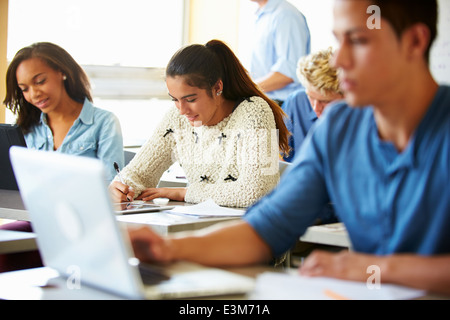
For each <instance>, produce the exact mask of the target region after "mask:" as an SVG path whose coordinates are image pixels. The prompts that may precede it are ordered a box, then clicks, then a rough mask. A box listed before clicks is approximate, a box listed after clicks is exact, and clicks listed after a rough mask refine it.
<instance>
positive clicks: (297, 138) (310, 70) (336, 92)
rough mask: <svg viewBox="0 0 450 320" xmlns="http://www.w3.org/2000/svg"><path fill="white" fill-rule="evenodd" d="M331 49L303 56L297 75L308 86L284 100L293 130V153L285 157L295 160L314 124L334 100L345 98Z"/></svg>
mask: <svg viewBox="0 0 450 320" xmlns="http://www.w3.org/2000/svg"><path fill="white" fill-rule="evenodd" d="M332 56H333V51H332V49H331V48H328V49H325V50H320V51H318V52H315V53H312V54H310V55H308V56H305V57H303V58H301V59H300V61H299V63H298V69H297V74H298V78H299V79H300V81H301V83H302V84H303V86H304V88H302V89H300V90H298V91H296V92H294V93H292V94H291V95H290V96H289V97H288V98H287V99H286V101H285V102H284V104H283V110H284V112H285V113H286V115H287V119H286V127H287V128H288V130H289V131H290V132H291V133H292V135H291V136H290V138H289V146H290V147H291V152H290V153H289V155H288V156H284V157H283V159H284V160H285V161H287V162H292V161H293V159H294V156H295V151H296V150H299V149H300V146H301V144H302V143H303V140H304V139H305V137H306V134H307V133H308V131H309V129H310V128H311V126H312V125H313V124H314V123H315V122H316V121H317V119H318V118H319V117H320V116H321V115H322V112H323V111H324V109H325V107H326V106H328V105H329V104H330V103H331V102H333V101H336V100H338V99H342V98H343V97H344V95H343V93H342V91H341V89H340V87H339V80H338V74H337V70H336V68H334V67H333V66H332V65H331V64H330V63H331V59H332Z"/></svg>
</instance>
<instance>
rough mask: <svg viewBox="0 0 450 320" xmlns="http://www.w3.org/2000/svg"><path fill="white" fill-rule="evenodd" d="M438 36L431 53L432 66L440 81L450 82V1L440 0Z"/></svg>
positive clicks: (436, 77) (435, 75)
mask: <svg viewBox="0 0 450 320" xmlns="http://www.w3.org/2000/svg"><path fill="white" fill-rule="evenodd" d="M438 3H439V22H438V23H439V24H438V37H437V39H436V42H435V43H434V45H433V47H432V49H431V54H430V68H431V72H432V73H433V76H434V77H435V79H436V80H437V81H438V82H439V83H445V84H450V35H449V33H448V30H450V1H449V0H439V1H438Z"/></svg>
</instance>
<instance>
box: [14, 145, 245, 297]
mask: <svg viewBox="0 0 450 320" xmlns="http://www.w3.org/2000/svg"><path fill="white" fill-rule="evenodd" d="M10 155H11V161H12V165H13V168H14V172H15V174H16V177H17V181H18V184H19V189H20V193H21V196H22V198H23V201H24V204H25V207H26V208H27V210H28V211H29V214H30V218H31V222H32V224H33V229H34V232H35V233H36V234H37V243H38V247H39V250H40V252H41V255H42V258H43V260H44V264H45V265H46V266H48V267H51V268H53V269H55V270H57V271H58V272H59V274H61V275H62V276H63V277H66V278H67V279H69V277H73V270H78V271H79V272H77V274H79V280H80V282H81V283H82V284H86V285H89V286H93V287H96V288H100V289H102V290H105V291H108V292H112V293H115V294H118V295H121V296H124V297H128V298H133V299H136V298H148V299H163V298H193V297H203V296H213V295H227V294H239V293H246V292H249V291H250V290H252V288H253V286H254V279H252V278H249V277H246V276H242V275H238V274H235V273H233V272H229V271H226V270H221V269H216V268H206V267H202V266H200V265H197V264H190V263H176V264H173V265H170V266H168V267H164V268H162V269H161V267H159V268H156V267H155V266H148V268H145V270H146V273H147V274H151V275H152V277H151V278H152V284H150V285H147V284H144V282H143V276H142V275H141V273H140V269H142V268H140V264H139V263H137V262H138V261H137V259H136V258H134V256H133V254H132V248H131V245H130V243H129V239H128V237H127V233H126V231H125V230H124V229H123V227H124V226H123V225H121V224H119V223H118V221H117V220H116V219H117V218H116V215H115V213H114V210H113V207H112V203H111V199H110V195H109V193H108V190H107V185H106V183H105V170H104V167H103V164H102V163H101V161H100V160H97V159H92V158H84V157H77V156H72V155H66V154H59V153H54V152H47V151H36V150H31V149H26V148H21V147H12V148H11V150H10ZM153 267H154V268H153Z"/></svg>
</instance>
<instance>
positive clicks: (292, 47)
mask: <svg viewBox="0 0 450 320" xmlns="http://www.w3.org/2000/svg"><path fill="white" fill-rule="evenodd" d="M251 1H254V2H256V3H257V4H258V6H259V9H258V10H257V11H256V21H255V26H254V34H253V35H252V37H253V39H254V40H253V41H254V43H253V46H252V48H253V52H252V56H251V62H250V68H249V69H250V74H251V76H252V78H253V79H254V81H255V82H256V83H257V84H258V85H259V86H260V88H261V89H262V90H263V91H264V92H265V93H266V94H267V95H268V96H269V98H271V99H273V100H275V101H277V103H278V104H280V105H281V104H282V103H283V101H284V100H285V99H286V98H287V97H288V95H289V94H291V93H292V92H294V91H295V90H298V89H299V88H301V84H300V83H299V81H298V79H297V76H296V67H297V62H298V60H299V59H300V58H301V57H302V56H305V55H307V54H309V53H310V51H311V36H310V33H309V27H308V24H307V22H306V19H305V17H304V16H303V14H302V13H301V12H300V11H299V10H298V9H297V8H295V7H294V6H293V5H292V4H290V3H288V2H287V1H286V0H251Z"/></svg>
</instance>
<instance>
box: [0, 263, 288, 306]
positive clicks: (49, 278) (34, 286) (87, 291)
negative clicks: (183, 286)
mask: <svg viewBox="0 0 450 320" xmlns="http://www.w3.org/2000/svg"><path fill="white" fill-rule="evenodd" d="M168 268H170V266H169V267H168ZM227 270H228V271H231V272H235V273H238V274H242V275H245V276H248V277H253V278H256V277H257V275H259V274H261V273H262V272H266V271H268V272H274V271H276V270H278V271H280V272H281V271H282V269H274V268H273V267H269V266H250V267H239V268H227ZM207 298H211V297H207ZM213 298H214V299H233V300H234V299H246V298H248V297H247V295H246V294H239V295H233V296H216V297H213ZM0 299H6V300H77V299H82V300H99V299H101V300H111V299H113V300H117V299H123V298H122V297H119V296H116V295H113V294H110V293H107V292H104V291H101V290H97V289H94V288H92V287H88V286H86V285H83V284H82V285H81V287H80V288H79V289H70V288H68V287H67V284H66V280H65V279H63V278H61V277H59V274H58V272H57V271H55V270H54V269H51V268H48V267H42V268H34V269H26V270H20V271H12V272H5V273H0Z"/></svg>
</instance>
